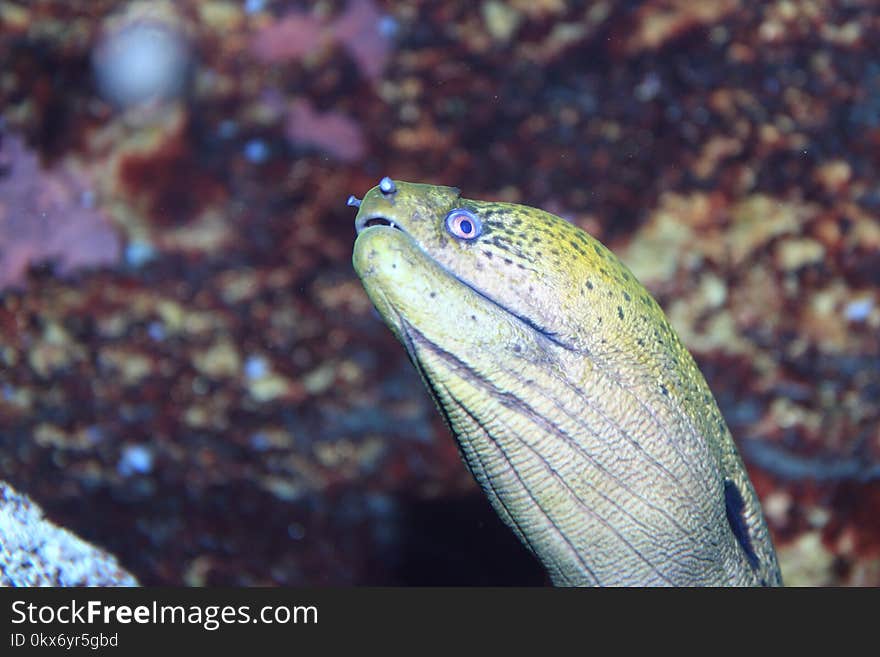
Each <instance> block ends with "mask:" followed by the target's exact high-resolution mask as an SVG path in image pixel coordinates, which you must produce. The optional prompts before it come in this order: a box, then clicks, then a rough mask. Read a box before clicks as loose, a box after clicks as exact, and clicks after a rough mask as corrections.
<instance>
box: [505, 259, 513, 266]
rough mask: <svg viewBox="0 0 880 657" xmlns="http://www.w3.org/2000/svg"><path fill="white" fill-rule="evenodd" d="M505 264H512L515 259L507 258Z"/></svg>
mask: <svg viewBox="0 0 880 657" xmlns="http://www.w3.org/2000/svg"><path fill="white" fill-rule="evenodd" d="M504 264H505V265H512V264H513V260H511V259H510V258H505V259H504Z"/></svg>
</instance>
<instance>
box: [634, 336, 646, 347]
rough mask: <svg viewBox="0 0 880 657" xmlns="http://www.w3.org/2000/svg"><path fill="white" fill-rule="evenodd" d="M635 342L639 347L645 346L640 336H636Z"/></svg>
mask: <svg viewBox="0 0 880 657" xmlns="http://www.w3.org/2000/svg"><path fill="white" fill-rule="evenodd" d="M636 343H637V344H638V345H639V346H640V347H644V346H645V341H644V340H642V339H641V338H637V339H636Z"/></svg>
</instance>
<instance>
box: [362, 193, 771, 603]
mask: <svg viewBox="0 0 880 657" xmlns="http://www.w3.org/2000/svg"><path fill="white" fill-rule="evenodd" d="M349 204H350V205H355V206H358V207H359V210H358V213H357V217H356V219H355V226H356V230H357V233H358V237H357V240H356V242H355V246H354V254H353V264H354V267H355V270H356V271H357V274H358V276H359V277H360V279H361V281H362V283H363V285H364V288H365V289H366V291H367V294H368V295H369V297H370V299H371V300H372V302H373V304H374V305H375V307H376V309H377V310H378V312H379V314H380V315H381V316H382V318H383V319H384V321H385V322H386V324H387V325H388V326H389V328H390V329H391V330H392V331H393V333H394V334H395V335H396V337H397V338H398V339H399V340H400V342H401V343H402V344H403V346H404V347H405V348H406V350H407V352H408V354H409V357H410V359H411V360H412V362H413V364H414V365H415V367H416V368H417V369H418V371H419V374H420V375H421V377H422V379H423V380H424V382H425V385H426V386H427V388H428V390H429V391H430V393H431V395H432V396H433V398H434V400H435V402H436V404H437V407H438V408H439V410H440V412H441V413H442V415H443V417H444V418H445V420H446V422H447V424H448V425H449V427H450V429H451V431H452V433H453V435H454V437H455V439H456V441H457V443H458V446H459V449H460V451H461V454H462V456H463V459H464V461H465V463H466V465H467V466H468V468H469V470H470V471H471V473H472V474H473V476H474V477H475V478H476V480H477V481H478V482H479V484H480V486H481V487H482V489H483V491H485V493H486V495H487V496H488V498H489V500H490V501H491V503H492V506H493V507H494V509H495V510H496V512H497V513H498V514H499V516H500V517H501V518H502V519H503V520H504V522H505V523H506V524H507V525H508V526H509V527H510V528H511V530H513V532H514V533H515V534H516V535H517V536H518V537H519V538H520V540H521V541H522V542H523V543H524V544H525V545H526V547H527V548H528V549H529V550H530V551H531V552H532V553H534V555H535V556H536V557H537V558H538V559H539V560H540V561H541V562H542V564H543V565H544V567H545V568H546V570H547V572H548V574H549V576H550V578H551V581H552V582H553V583H554V584H555V585H559V586H571V585H648V586H652V585H675V586H680V585H684V586H696V585H714V586H718V585H779V584H781V583H782V581H781V575H780V572H779V566H778V564H777V560H776V554H775V552H774V549H773V544H772V542H771V538H770V534H769V532H768V529H767V525H766V523H765V520H764V517H763V514H762V511H761V506H760V502H759V500H758V497H757V495H756V494H755V490H754V488H753V486H752V484H751V482H750V481H749V478H748V475H747V473H746V470H745V468H744V466H743V463H742V460H741V459H740V456H739V454H738V452H737V449H736V446H735V444H734V442H733V439H732V438H731V435H730V432H729V430H728V428H727V425H726V424H725V422H724V419H723V418H722V416H721V413H720V411H719V410H718V407H717V405H716V403H715V400H714V398H713V396H712V394H711V392H710V391H709V388H708V386H707V384H706V382H705V379H704V378H703V376H702V374H701V373H700V371H699V369H698V368H697V366H696V364H695V362H694V360H693V358H692V357H691V355H690V353H688V351H687V349H685V347H684V346H683V345H682V343H681V342H680V341H679V339H678V337H677V336H676V334H675V332H674V331H673V329H672V327H671V326H670V325H669V323H668V321H667V320H666V317H665V316H664V314H663V311H662V310H661V309H660V307H659V305H658V304H657V303H656V302H655V301H654V299H653V298H652V297H651V296H650V294H649V293H648V292H647V291H646V290H645V288H644V287H643V286H642V285H641V284H640V283H639V282H638V281H637V280H636V279H635V278H634V276H633V274H632V273H631V272H630V271H629V270H628V269H627V267H626V266H625V265H623V263H621V261H620V260H618V258H617V257H616V256H615V255H614V254H613V253H612V252H611V251H609V250H608V249H607V248H606V247H604V246H603V245H602V244H600V243H599V242H598V241H597V240H596V239H594V238H593V237H591V236H590V235H588V234H587V233H585V232H584V231H582V230H580V229H579V228H577V227H576V226H574V225H572V224H570V223H568V222H567V221H565V220H564V219H561V218H559V217H557V216H554V215H552V214H550V213H548V212H544V211H542V210H539V209H536V208H531V207H527V206H523V205H515V204H509V203H495V202H484V201H475V200H468V199H464V198H461V196H460V194H459V190H458V189H456V188H452V187H442V186H435V185H425V184H417V183H407V182H403V181H393V180H391V179H389V178H384V179H383V180H382V181H381V183H380V184H379V185H378V186H377V187H374V188H373V189H371V190H370V191H369V192H368V193H367V194H366V196H365V197H364V199H363V201H359V200H357V199H355V198H354V197H351V198H350V199H349Z"/></svg>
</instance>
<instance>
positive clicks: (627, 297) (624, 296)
mask: <svg viewBox="0 0 880 657" xmlns="http://www.w3.org/2000/svg"><path fill="white" fill-rule="evenodd" d="M623 298H624V299H626V300H627V301H629V300H630V298H629V294H627V293H626V292H624V293H623Z"/></svg>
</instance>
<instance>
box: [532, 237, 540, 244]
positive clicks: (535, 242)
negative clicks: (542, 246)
mask: <svg viewBox="0 0 880 657" xmlns="http://www.w3.org/2000/svg"><path fill="white" fill-rule="evenodd" d="M540 241H541V238H540V237H533V238H532V244H538V243H539V242H540Z"/></svg>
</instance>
